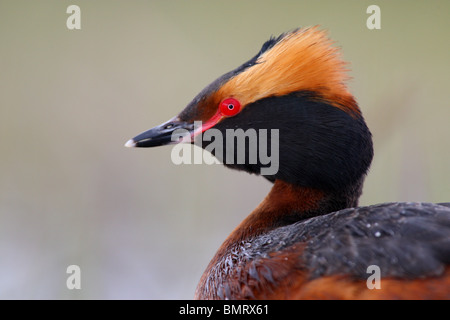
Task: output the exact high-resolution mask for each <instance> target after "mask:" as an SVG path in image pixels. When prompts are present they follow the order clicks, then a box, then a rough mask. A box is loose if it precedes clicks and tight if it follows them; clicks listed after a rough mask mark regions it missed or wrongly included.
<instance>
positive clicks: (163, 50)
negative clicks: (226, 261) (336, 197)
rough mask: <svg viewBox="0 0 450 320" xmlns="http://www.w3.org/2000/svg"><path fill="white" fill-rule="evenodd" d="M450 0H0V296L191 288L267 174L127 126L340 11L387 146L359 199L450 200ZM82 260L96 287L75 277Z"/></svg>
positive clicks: (141, 295) (175, 293)
mask: <svg viewBox="0 0 450 320" xmlns="http://www.w3.org/2000/svg"><path fill="white" fill-rule="evenodd" d="M374 3H376V4H378V5H379V6H380V7H381V19H382V20H381V26H382V29H381V30H373V31H372V30H368V29H367V28H366V19H367V18H368V16H369V15H368V14H366V8H367V7H368V6H369V5H370V4H374ZM70 4H77V5H79V6H80V8H81V27H82V29H81V30H78V31H77V30H75V31H70V30H68V29H67V27H66V19H67V18H68V16H69V15H68V14H67V13H66V8H67V7H68V6H69V5H70ZM449 13H450V2H449V1H445V0H444V1H427V2H425V1H335V0H332V1H320V2H319V1H260V0H258V1H257V0H253V1H197V0H191V1H110V0H108V1H106V0H105V1H102V0H96V1H75V0H74V1H60V0H53V1H44V0H41V1H18V0H2V1H1V2H0V46H1V49H0V133H1V138H0V150H1V157H0V171H1V172H0V298H3V299H17V298H20V299H38V298H40V299H96V298H101V299H122V298H124V299H128V298H138V299H184V298H186V299H190V298H192V297H193V293H194V290H195V286H196V284H197V281H198V280H199V278H200V275H201V274H202V272H203V270H204V268H205V267H206V265H207V263H208V262H209V260H210V258H211V257H212V256H213V254H214V252H215V251H216V249H217V248H218V247H219V246H220V244H221V243H222V241H223V240H224V239H225V237H226V236H227V235H228V234H229V233H230V232H231V231H232V229H233V228H234V227H235V226H236V225H237V224H238V223H239V222H240V221H241V220H242V219H243V218H244V217H245V216H246V215H247V214H248V213H249V212H250V211H251V210H252V209H253V208H254V207H256V206H257V205H258V203H259V202H260V201H261V200H262V199H263V197H264V196H265V194H266V193H267V192H268V190H269V189H270V184H269V183H268V182H267V181H265V180H264V179H263V178H261V177H255V176H250V175H247V174H245V173H241V172H234V171H231V170H229V169H226V168H224V167H221V166H218V165H213V166H208V165H184V166H176V165H174V164H172V162H171V161H170V151H171V149H170V147H164V148H156V149H128V148H124V147H123V144H124V143H125V142H126V141H127V140H128V139H129V138H132V137H133V136H135V135H136V134H138V133H140V132H141V131H144V130H146V129H148V128H150V127H153V126H155V125H157V124H159V123H161V122H163V121H166V120H168V119H169V118H171V117H172V116H174V115H176V114H177V113H178V112H179V111H180V110H181V109H182V108H184V106H185V105H186V104H187V103H188V102H189V101H190V100H191V99H192V98H193V97H194V96H195V95H196V94H197V92H198V91H200V90H201V89H202V88H203V87H204V86H206V85H207V84H208V83H209V82H211V81H212V80H214V79H215V78H216V77H218V76H219V75H221V74H223V73H225V72H227V71H229V70H230V69H232V68H235V67H237V66H238V65H240V64H241V63H243V62H244V61H246V60H247V59H249V58H251V57H253V55H254V54H256V53H257V52H258V50H259V49H260V47H261V45H262V43H263V42H264V41H265V40H267V39H268V38H269V37H270V36H271V35H278V34H279V33H281V32H284V31H288V30H291V29H293V28H296V27H299V26H309V25H317V24H319V25H322V27H323V28H325V29H328V30H329V34H330V36H331V38H333V39H334V40H335V41H336V43H337V45H339V46H340V47H342V49H343V54H344V57H345V59H346V60H348V61H350V62H351V68H352V72H351V75H352V77H353V80H352V81H351V82H350V84H349V85H350V87H351V90H352V92H353V93H354V94H355V96H356V98H357V100H358V102H359V103H360V106H361V108H362V110H363V113H364V116H365V118H366V120H367V122H368V125H369V127H370V128H371V130H372V133H373V135H374V141H375V152H376V153H375V159H374V162H373V165H372V169H371V171H370V174H369V176H368V178H367V180H366V184H365V188H364V195H363V197H362V199H361V204H362V205H367V204H374V203H379V202H387V201H399V200H402V201H406V200H407V201H432V202H439V201H441V202H442V201H450V192H449V191H450V190H449V182H450V166H449V160H450V153H449V150H450V139H449V136H450V126H449V119H450V105H449V104H450V103H449V84H450V81H449V80H450V79H449V75H450V63H449V52H450V40H449V39H450V37H449V30H450V14H449ZM71 264H76V265H79V266H80V268H81V287H82V289H81V290H68V289H67V287H66V279H67V277H68V274H66V268H67V266H69V265H71Z"/></svg>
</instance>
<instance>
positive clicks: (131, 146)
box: [125, 139, 136, 148]
mask: <svg viewBox="0 0 450 320" xmlns="http://www.w3.org/2000/svg"><path fill="white" fill-rule="evenodd" d="M135 146H136V142H134V140H133V139H130V140H128V141H127V143H125V147H127V148H133V147H135Z"/></svg>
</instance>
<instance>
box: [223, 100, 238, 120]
mask: <svg viewBox="0 0 450 320" xmlns="http://www.w3.org/2000/svg"><path fill="white" fill-rule="evenodd" d="M219 110H220V112H221V113H222V114H223V115H224V116H226V117H232V116H234V115H236V114H238V113H239V111H241V103H240V102H239V101H238V100H236V99H234V98H227V99H225V100H223V101H222V102H221V103H220V105H219Z"/></svg>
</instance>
